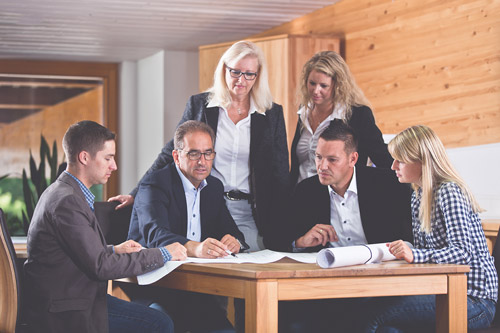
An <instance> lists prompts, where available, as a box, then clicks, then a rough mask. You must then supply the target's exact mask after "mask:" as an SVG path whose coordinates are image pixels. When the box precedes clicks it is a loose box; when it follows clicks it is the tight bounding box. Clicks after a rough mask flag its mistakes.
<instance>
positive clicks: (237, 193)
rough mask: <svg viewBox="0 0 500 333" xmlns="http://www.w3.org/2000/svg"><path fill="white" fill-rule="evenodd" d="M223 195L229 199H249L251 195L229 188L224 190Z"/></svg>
mask: <svg viewBox="0 0 500 333" xmlns="http://www.w3.org/2000/svg"><path fill="white" fill-rule="evenodd" d="M224 196H225V197H226V198H228V199H229V200H233V201H236V200H250V199H251V198H252V195H251V194H250V193H244V192H241V191H240V190H231V191H229V192H224Z"/></svg>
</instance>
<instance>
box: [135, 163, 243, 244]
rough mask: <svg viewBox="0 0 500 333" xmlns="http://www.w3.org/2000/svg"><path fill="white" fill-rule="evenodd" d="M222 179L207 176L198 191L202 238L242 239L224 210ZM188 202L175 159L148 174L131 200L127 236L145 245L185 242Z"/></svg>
mask: <svg viewBox="0 0 500 333" xmlns="http://www.w3.org/2000/svg"><path fill="white" fill-rule="evenodd" d="M223 191H224V188H223V186H222V182H221V181H220V180H218V179H217V178H215V177H212V176H208V178H207V186H206V187H205V188H203V189H202V190H201V192H200V224H201V240H202V241H203V240H205V239H206V238H208V237H212V238H215V239H217V240H220V239H221V238H222V237H223V236H224V235H226V234H230V235H232V236H234V237H235V238H237V239H239V240H240V241H243V242H244V236H243V234H242V233H241V232H240V230H239V229H238V227H237V226H236V224H235V223H234V220H233V218H232V217H231V215H230V214H229V211H228V210H227V207H226V203H225V201H224V196H223ZM186 233H187V205H186V195H185V193H184V187H183V186H182V180H181V177H180V176H179V173H178V172H177V168H176V167H175V164H174V163H170V164H169V165H167V166H166V167H165V168H163V169H161V170H157V171H154V172H153V173H151V174H150V175H148V176H147V177H146V178H145V179H144V180H143V182H142V183H141V185H140V186H139V191H138V192H137V196H136V198H135V201H134V208H133V210H132V217H131V220H130V228H129V234H128V238H130V239H133V240H135V241H137V242H139V243H141V245H143V246H145V247H160V246H166V245H169V244H172V243H175V242H179V243H181V244H185V243H186V242H187V241H188V239H187V238H186Z"/></svg>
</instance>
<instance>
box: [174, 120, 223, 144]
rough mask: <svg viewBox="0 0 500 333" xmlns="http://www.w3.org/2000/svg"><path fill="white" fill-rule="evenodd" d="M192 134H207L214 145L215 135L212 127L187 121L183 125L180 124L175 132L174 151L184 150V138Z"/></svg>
mask: <svg viewBox="0 0 500 333" xmlns="http://www.w3.org/2000/svg"><path fill="white" fill-rule="evenodd" d="M193 132H203V133H207V134H208V135H210V138H211V139H212V145H213V144H214V142H215V134H214V131H213V130H212V127H210V126H208V125H207V124H205V123H203V122H201V121H197V120H188V121H186V122H185V123H182V124H181V125H180V126H179V127H177V129H176V130H175V135H174V149H175V150H182V149H183V148H184V137H185V136H186V134H189V133H193Z"/></svg>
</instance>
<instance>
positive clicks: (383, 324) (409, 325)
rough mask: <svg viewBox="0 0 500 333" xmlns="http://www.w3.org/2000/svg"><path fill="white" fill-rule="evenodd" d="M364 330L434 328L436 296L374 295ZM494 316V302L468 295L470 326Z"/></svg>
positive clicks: (478, 325) (479, 325) (486, 324)
mask: <svg viewBox="0 0 500 333" xmlns="http://www.w3.org/2000/svg"><path fill="white" fill-rule="evenodd" d="M366 308H367V309H366V311H365V313H364V314H362V316H363V317H364V315H366V317H365V319H366V320H364V321H363V322H364V324H363V326H364V327H362V328H361V329H360V331H361V332H366V333H368V332H373V333H375V332H377V333H381V332H383V333H389V332H391V333H393V332H394V333H395V332H434V330H435V326H436V296H435V295H421V296H400V297H379V298H373V299H371V301H370V302H368V303H367V304H366ZM494 316H495V302H493V301H492V300H487V299H482V298H477V297H472V296H467V326H468V328H469V329H480V328H487V327H489V326H490V324H491V322H492V321H493V317H494Z"/></svg>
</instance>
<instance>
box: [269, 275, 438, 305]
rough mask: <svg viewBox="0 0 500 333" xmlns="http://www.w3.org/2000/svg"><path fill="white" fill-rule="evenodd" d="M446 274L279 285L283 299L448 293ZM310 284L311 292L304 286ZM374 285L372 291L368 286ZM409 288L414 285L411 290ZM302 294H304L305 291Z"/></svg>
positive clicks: (359, 278)
mask: <svg viewBox="0 0 500 333" xmlns="http://www.w3.org/2000/svg"><path fill="white" fill-rule="evenodd" d="M446 279H447V277H446V275H429V276H418V275H410V276H393V277H391V278H390V279H387V278H380V277H377V276H369V277H340V278H335V280H332V278H323V279H314V281H312V282H311V281H306V280H304V279H290V280H289V281H284V282H282V283H280V285H279V299H280V300H297V299H303V300H306V299H323V298H347V297H377V296H403V295H428V294H446V293H447V292H448V289H447V288H446ZM306 283H307V285H308V289H307V290H305V289H304V288H303V286H304V285H305V284H306ZM368 285H370V287H369V288H367V286H368ZM408 286H412V288H411V290H409V289H408ZM301 291H302V292H301Z"/></svg>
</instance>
